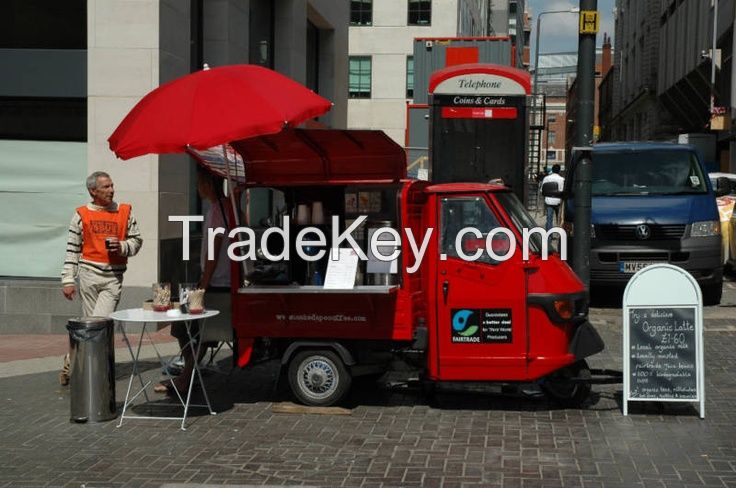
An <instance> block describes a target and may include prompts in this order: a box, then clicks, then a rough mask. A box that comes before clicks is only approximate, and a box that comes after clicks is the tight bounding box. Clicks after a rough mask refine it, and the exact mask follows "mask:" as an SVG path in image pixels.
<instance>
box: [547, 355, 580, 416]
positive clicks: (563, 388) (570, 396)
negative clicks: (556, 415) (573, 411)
mask: <svg viewBox="0 0 736 488" xmlns="http://www.w3.org/2000/svg"><path fill="white" fill-rule="evenodd" d="M570 378H583V379H590V378H591V374H590V369H589V368H588V363H586V362H585V361H578V362H576V363H574V364H571V365H570V366H567V367H565V368H562V369H561V370H559V371H556V372H554V373H552V374H551V375H550V376H548V377H547V378H546V379H545V381H544V382H543V383H542V389H543V390H544V392H545V393H546V394H547V396H548V397H549V398H550V399H551V400H552V401H554V402H555V403H558V404H560V405H562V406H564V407H579V406H580V405H582V404H583V402H585V400H587V398H588V396H589V395H590V383H587V382H586V383H582V382H577V381H576V382H572V381H569V380H570Z"/></svg>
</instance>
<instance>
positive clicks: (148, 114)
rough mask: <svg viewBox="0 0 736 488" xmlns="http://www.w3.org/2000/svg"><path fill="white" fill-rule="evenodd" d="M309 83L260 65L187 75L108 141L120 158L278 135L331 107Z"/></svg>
mask: <svg viewBox="0 0 736 488" xmlns="http://www.w3.org/2000/svg"><path fill="white" fill-rule="evenodd" d="M331 106H332V104H331V103H330V101H329V100H327V99H326V98H323V97H321V96H319V95H317V94H316V93H314V92H313V91H311V90H310V89H308V88H306V87H305V86H303V85H301V84H299V83H297V82H296V81H294V80H292V79H290V78H287V77H286V76H284V75H281V74H279V73H277V72H275V71H272V70H270V69H267V68H263V67H261V66H256V65H232V66H222V67H219V68H213V69H207V70H202V71H198V72H196V73H192V74H190V75H186V76H183V77H181V78H178V79H176V80H173V81H170V82H169V83H166V84H164V85H161V86H160V87H158V88H156V89H155V90H153V91H152V92H150V93H149V94H148V95H146V96H145V97H143V99H141V101H140V102H138V104H137V105H136V106H135V107H133V109H132V110H131V111H130V112H129V113H128V115H127V116H126V117H125V119H123V121H122V122H121V123H120V125H119V126H118V128H117V129H115V132H113V134H112V135H111V136H110V138H109V139H108V142H109V143H110V149H111V150H112V151H113V152H114V153H115V154H116V155H117V156H118V157H119V158H121V159H130V158H133V157H136V156H142V155H144V154H164V153H181V152H185V151H186V150H187V148H188V147H191V148H194V149H200V150H203V149H207V148H210V147H213V146H217V145H219V144H224V143H226V142H229V141H234V140H239V139H245V138H248V137H254V136H260V135H266V134H275V133H277V132H279V131H281V130H282V129H283V128H284V127H285V126H286V125H291V126H295V125H298V124H300V123H301V122H304V121H305V120H308V119H311V118H313V117H317V116H319V115H322V114H324V113H326V112H327V111H328V110H330V108H331Z"/></svg>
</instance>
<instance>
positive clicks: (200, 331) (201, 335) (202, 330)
mask: <svg viewBox="0 0 736 488" xmlns="http://www.w3.org/2000/svg"><path fill="white" fill-rule="evenodd" d="M206 322H207V319H203V320H202V326H201V327H200V330H199V337H200V338H202V337H204V329H205V327H206V326H207V325H206ZM202 342H203V341H202V340H200V341H199V344H198V346H199V347H197V354H196V356H194V357H196V358H198V357H199V351H200V349H201V347H202ZM194 370H195V371H196V373H197V376H198V377H199V385H200V386H201V387H202V394H204V401H205V402H206V403H207V409H208V410H209V411H210V415H216V412H215V411H213V410H212V405H211V404H210V398H209V396H208V395H207V388H205V386H204V379H203V378H202V371H201V370H200V369H199V361H196V362H195V363H194ZM192 377H194V375H192Z"/></svg>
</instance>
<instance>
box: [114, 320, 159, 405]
mask: <svg viewBox="0 0 736 488" xmlns="http://www.w3.org/2000/svg"><path fill="white" fill-rule="evenodd" d="M118 326H119V327H120V333H121V334H123V342H124V343H125V345H126V346H128V352H130V358H131V359H133V358H135V354H133V348H132V347H131V345H130V340H129V339H128V334H126V333H125V327H123V324H122V322H121V323H120V324H118ZM145 327H146V324H143V328H144V329H145ZM142 337H143V331H141V338H142ZM138 344H139V345H140V341H139V342H138ZM133 367H134V368H135V363H133ZM138 379H139V380H140V382H141V389H143V396H145V397H146V401H147V402H150V401H151V400H149V399H148V393H147V392H146V390H145V388H146V387H145V385H144V383H143V377H142V376H141V375H138Z"/></svg>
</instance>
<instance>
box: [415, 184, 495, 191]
mask: <svg viewBox="0 0 736 488" xmlns="http://www.w3.org/2000/svg"><path fill="white" fill-rule="evenodd" d="M424 191H425V192H427V193H470V192H505V191H509V189H508V187H505V186H503V185H495V184H490V183H438V184H436V185H430V186H428V187H427V188H425V189H424Z"/></svg>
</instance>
